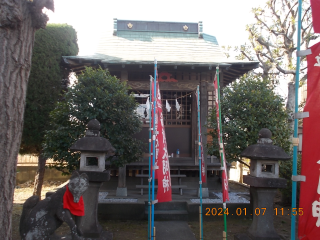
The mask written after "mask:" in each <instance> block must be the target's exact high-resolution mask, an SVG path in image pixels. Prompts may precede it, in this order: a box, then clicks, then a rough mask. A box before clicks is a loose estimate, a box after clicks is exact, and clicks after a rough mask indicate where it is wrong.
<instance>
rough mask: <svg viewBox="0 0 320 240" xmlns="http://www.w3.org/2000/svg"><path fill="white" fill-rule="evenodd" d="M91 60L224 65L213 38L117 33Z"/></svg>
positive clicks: (104, 39) (109, 36) (107, 37)
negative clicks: (155, 60)
mask: <svg viewBox="0 0 320 240" xmlns="http://www.w3.org/2000/svg"><path fill="white" fill-rule="evenodd" d="M92 57H94V58H99V59H101V58H103V61H102V62H107V63H153V61H154V59H155V58H156V59H157V60H158V62H159V63H162V64H170V63H172V64H173V63H174V64H178V65H179V64H196V65H197V64H210V63H211V64H212V63H221V62H227V61H228V60H227V59H226V57H225V55H224V54H223V53H222V51H221V49H220V47H219V45H218V43H217V40H216V38H215V37H214V36H210V35H207V34H203V38H199V37H198V34H193V33H163V32H138V31H135V32H129V31H118V32H117V36H114V35H112V33H110V32H109V33H107V34H105V35H104V36H103V37H102V39H101V41H100V44H99V46H98V48H97V53H96V54H94V55H93V56H92Z"/></svg>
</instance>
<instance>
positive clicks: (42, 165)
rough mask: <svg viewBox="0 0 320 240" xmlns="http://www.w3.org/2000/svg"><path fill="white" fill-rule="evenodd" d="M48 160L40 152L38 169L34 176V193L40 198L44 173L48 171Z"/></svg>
mask: <svg viewBox="0 0 320 240" xmlns="http://www.w3.org/2000/svg"><path fill="white" fill-rule="evenodd" d="M46 161H47V158H46V157H44V156H43V155H42V154H41V153H40V154H39V157H38V170H37V173H36V176H35V178H34V187H33V195H34V196H39V198H40V200H41V190H42V185H43V179H44V173H45V171H46Z"/></svg>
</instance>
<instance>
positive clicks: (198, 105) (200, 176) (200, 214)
mask: <svg viewBox="0 0 320 240" xmlns="http://www.w3.org/2000/svg"><path fill="white" fill-rule="evenodd" d="M199 99H200V92H199V85H198V86H197V109H198V146H199V184H200V186H199V196H200V207H199V218H200V219H199V223H200V240H202V239H203V224H202V174H201V166H202V161H203V159H202V158H201V157H202V154H201V144H202V142H201V131H200V128H201V126H200V101H199Z"/></svg>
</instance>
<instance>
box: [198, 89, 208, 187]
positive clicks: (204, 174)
mask: <svg viewBox="0 0 320 240" xmlns="http://www.w3.org/2000/svg"><path fill="white" fill-rule="evenodd" d="M196 97H197V108H198V111H200V109H199V105H198V102H199V100H198V99H199V96H198V92H197V93H196ZM199 121H200V129H199V131H200V142H201V147H200V149H201V159H202V161H201V181H202V182H204V183H205V182H206V181H207V179H206V165H205V162H204V157H203V144H202V133H201V119H199ZM198 139H199V138H198Z"/></svg>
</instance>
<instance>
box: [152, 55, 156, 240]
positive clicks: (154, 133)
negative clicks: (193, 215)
mask: <svg viewBox="0 0 320 240" xmlns="http://www.w3.org/2000/svg"><path fill="white" fill-rule="evenodd" d="M153 95H154V96H153V99H154V101H153V126H152V128H153V136H152V206H151V212H152V216H151V229H152V230H153V233H152V236H153V237H154V239H155V231H154V229H155V228H154V200H155V199H154V176H155V169H154V167H155V157H156V150H155V141H156V134H157V131H156V130H157V129H156V107H157V103H156V102H157V60H154V92H153Z"/></svg>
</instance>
